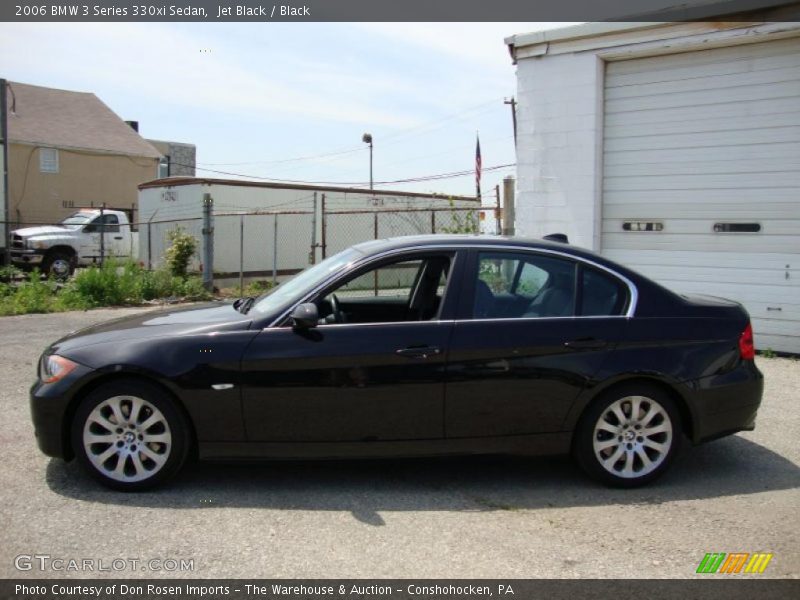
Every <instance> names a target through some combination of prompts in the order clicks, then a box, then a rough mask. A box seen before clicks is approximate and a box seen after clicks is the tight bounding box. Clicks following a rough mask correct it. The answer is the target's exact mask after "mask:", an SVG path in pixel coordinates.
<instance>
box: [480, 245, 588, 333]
mask: <svg viewBox="0 0 800 600" xmlns="http://www.w3.org/2000/svg"><path fill="white" fill-rule="evenodd" d="M575 273H576V264H575V263H574V262H572V261H570V260H566V259H562V258H555V257H552V256H546V255H539V254H532V253H531V254H528V253H511V252H481V253H479V254H478V271H477V274H476V281H475V297H474V301H473V307H472V318H474V319H515V318H536V317H541V318H545V317H568V316H572V315H574V314H575Z"/></svg>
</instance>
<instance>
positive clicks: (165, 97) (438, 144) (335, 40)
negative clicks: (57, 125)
mask: <svg viewBox="0 0 800 600" xmlns="http://www.w3.org/2000/svg"><path fill="white" fill-rule="evenodd" d="M563 25H565V24H559V23H487V24H469V23H465V24H457V23H452V24H442V23H432V24H418V23H412V24H403V23H379V24H323V23H310V24H306V23H304V24H296V23H270V24H219V23H215V24H174V23H171V24H167V23H163V24H139V23H131V24H128V23H103V24H89V23H74V24H57V23H44V24H41V23H39V24H33V23H31V24H28V23H24V24H9V23H3V24H0V77H6V78H7V79H9V80H10V81H19V82H24V83H31V84H35V85H43V86H48V87H55V88H63V89H70V90H77V91H84V92H93V93H95V94H96V95H97V96H99V97H100V99H102V100H103V101H104V102H105V103H106V104H108V105H109V106H110V107H111V109H112V110H114V111H115V112H116V113H117V114H118V115H119V116H120V117H122V118H123V119H127V120H138V121H139V123H140V132H141V133H142V135H144V136H145V137H149V138H155V139H165V140H176V141H183V142H191V143H193V144H196V145H197V160H198V167H204V168H207V169H214V170H219V171H229V172H232V173H239V174H244V175H252V176H260V177H269V178H280V179H285V180H302V181H314V182H343V183H347V184H353V185H355V184H365V183H366V182H367V181H368V178H369V168H368V165H369V155H368V151H367V149H366V145H365V144H363V143H362V142H361V136H362V134H363V133H364V132H370V133H372V135H373V138H374V146H375V157H374V158H375V166H374V173H375V180H376V181H390V180H397V179H406V178H413V177H419V176H425V175H431V174H437V173H445V172H452V171H461V170H468V169H472V168H473V165H474V158H475V133H476V131H480V138H481V150H482V155H483V164H484V167H490V166H492V165H499V164H505V163H512V162H513V161H514V147H513V132H512V125H511V113H510V109H509V107H508V106H506V105H504V104H503V99H504V98H505V97H510V96H512V95H514V94H515V86H516V82H515V73H514V66H513V65H512V64H511V59H510V57H509V55H508V50H507V48H506V47H505V45H504V43H503V38H504V37H507V36H509V35H512V34H515V33H523V32H528V31H534V30H540V29H548V28H552V27H557V26H563ZM336 152H338V154H336V155H334V156H324V157H319V156H318V155H322V154H329V153H336ZM309 156H313V157H316V158H311V159H307V160H291V161H287V159H294V158H298V157H309ZM279 161H280V162H279ZM509 172H511V171H510V170H504V171H497V172H492V173H489V172H486V173H485V174H484V179H483V190H484V194H485V195H486V194H487V192H488V191H489V190H490V189H491V188H493V187H494V185H495V184H497V183H499V182H500V181H501V179H502V177H503V176H504V175H506V174H508V173H509ZM198 174H199V175H208V176H216V177H225V176H226V175H222V174H216V173H213V172H211V171H203V170H199V169H198ZM382 187H383V188H385V189H409V190H417V191H438V192H447V193H454V194H468V195H471V194H474V191H475V187H474V178H473V176H471V175H469V176H466V177H461V178H458V179H448V180H442V181H435V182H425V183H416V184H409V183H402V184H392V185H385V186H382Z"/></svg>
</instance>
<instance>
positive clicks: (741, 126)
mask: <svg viewBox="0 0 800 600" xmlns="http://www.w3.org/2000/svg"><path fill="white" fill-rule="evenodd" d="M795 108H796V109H797V110H794V111H787V112H783V113H770V114H758V115H748V116H742V117H740V118H731V117H706V118H702V117H700V118H698V117H697V115H694V118H687V119H683V120H681V121H669V122H666V123H664V122H662V123H622V124H619V125H613V124H610V123H606V127H605V136H606V139H607V140H611V139H617V138H625V137H642V136H656V135H657V136H661V135H665V134H666V135H669V134H679V133H712V132H732V131H747V130H750V129H761V128H769V127H784V126H786V125H796V124H797V123H800V108H798V107H795Z"/></svg>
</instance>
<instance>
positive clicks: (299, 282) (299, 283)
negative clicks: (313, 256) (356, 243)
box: [251, 248, 364, 315]
mask: <svg viewBox="0 0 800 600" xmlns="http://www.w3.org/2000/svg"><path fill="white" fill-rule="evenodd" d="M361 256H364V254H363V253H361V252H359V251H358V250H356V249H354V248H349V249H347V250H344V251H343V252H340V253H339V254H335V255H334V256H331V257H330V258H326V259H325V260H323V261H322V262H321V263H319V264H316V265H314V266H312V267H309V268H307V269H305V270H304V271H302V272H300V273H298V274H297V275H295V276H294V277H292V278H291V279H289V280H288V281H286V282H284V283H282V284H280V285H279V286H278V287H275V288H272V290H270V291H269V292H267V294H266V295H265V296H262V297H261V298H259V300H258V302H256V304H255V305H254V306H253V308H252V309H251V310H252V311H255V312H257V313H260V314H262V315H265V314H269V313H272V312H277V311H279V310H280V309H281V308H285V307H288V306H289V305H290V304H292V303H293V302H296V301H297V300H299V299H300V298H301V297H302V296H303V295H305V294H306V293H308V292H310V291H311V290H312V289H314V288H315V287H316V286H317V285H319V284H320V283H322V282H323V281H324V280H325V279H327V277H328V276H329V275H330V274H331V273H334V272H336V271H339V270H340V269H343V268H344V267H346V266H347V265H349V264H350V263H352V262H353V261H354V260H356V259H357V258H360V257H361Z"/></svg>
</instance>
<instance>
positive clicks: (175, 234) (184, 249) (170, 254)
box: [164, 227, 197, 277]
mask: <svg viewBox="0 0 800 600" xmlns="http://www.w3.org/2000/svg"><path fill="white" fill-rule="evenodd" d="M167 239H168V240H169V242H170V247H169V248H167V250H166V252H165V253H164V259H165V260H166V261H167V265H168V267H169V270H170V272H171V273H172V274H173V275H176V276H178V277H186V271H188V269H189V261H190V260H191V259H192V256H193V255H194V253H195V250H197V240H196V239H195V238H194V236H193V235H191V234H188V233H186V232H185V231H184V230H183V229H182V228H181V227H177V228H175V229H173V230H172V231H170V232H169V233H167Z"/></svg>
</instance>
